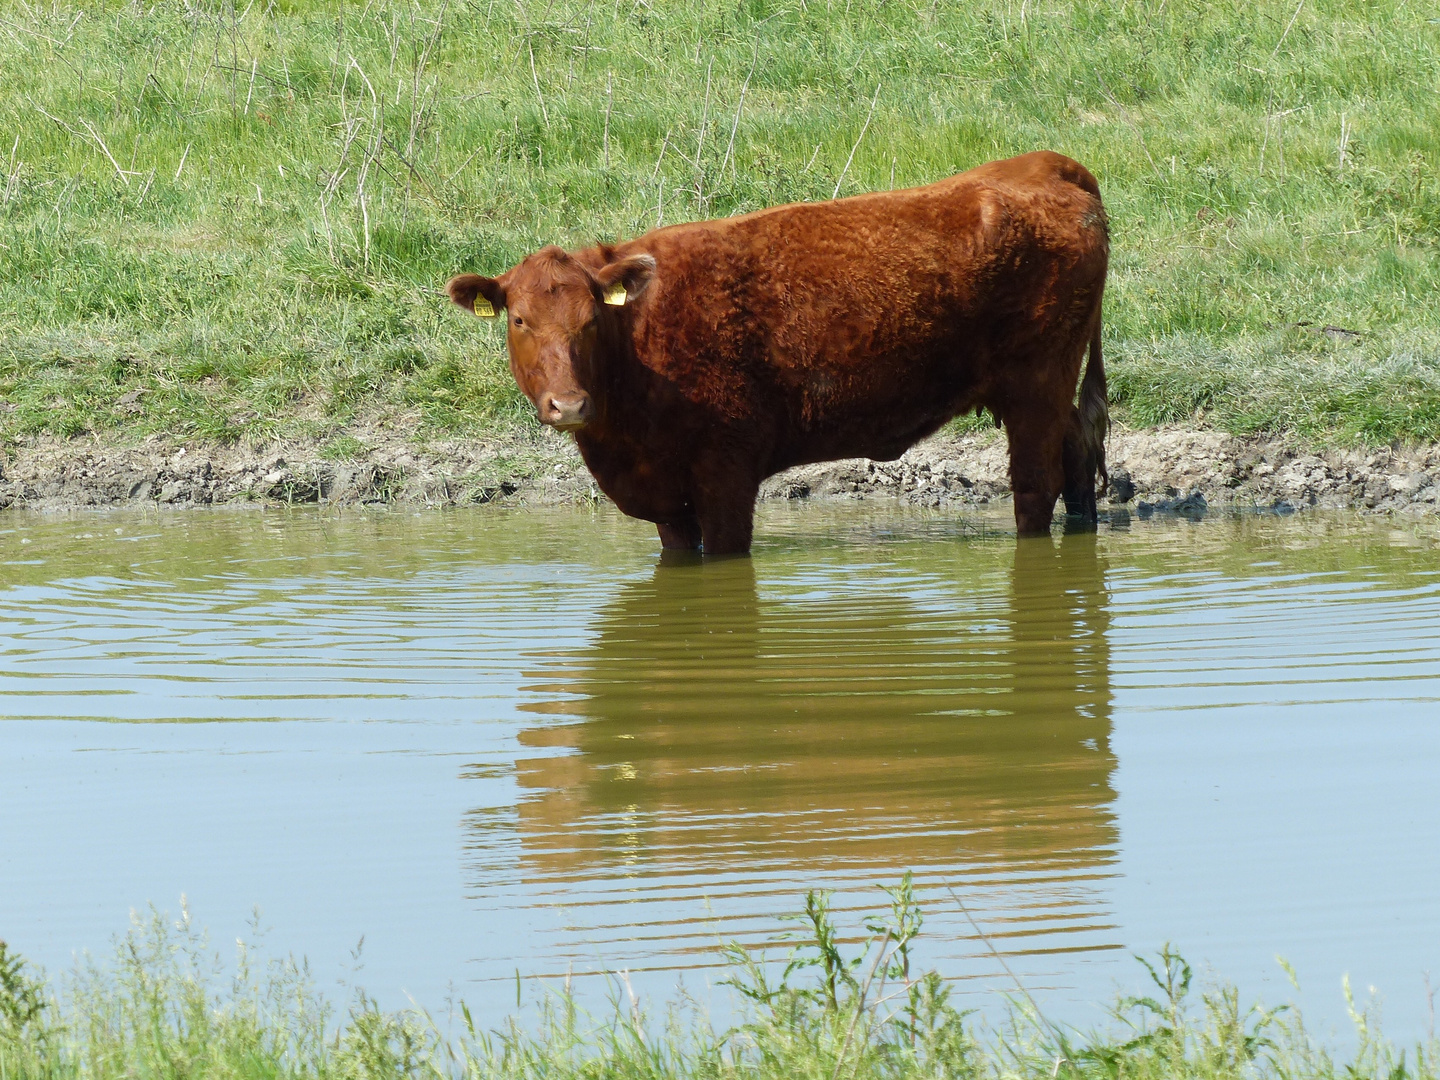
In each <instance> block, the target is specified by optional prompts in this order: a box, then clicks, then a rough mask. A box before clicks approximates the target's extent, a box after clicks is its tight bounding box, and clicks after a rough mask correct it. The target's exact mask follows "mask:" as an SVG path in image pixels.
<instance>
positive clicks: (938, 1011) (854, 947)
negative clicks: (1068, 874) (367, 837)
mask: <svg viewBox="0 0 1440 1080" xmlns="http://www.w3.org/2000/svg"><path fill="white" fill-rule="evenodd" d="M886 892H887V894H888V899H889V905H888V908H889V909H888V911H886V912H884V913H882V914H881V915H879V916H876V917H874V918H871V919H867V920H865V923H864V929H865V934H864V935H862V936H860V937H859V938H858V939H855V938H851V939H850V941H851V942H852V943H850V944H847V941H846V935H844V934H842V932H841V930H840V928H839V927H838V926H837V925H836V923H835V920H834V916H833V913H832V911H831V909H830V904H829V896H828V894H826V893H823V892H811V893H809V894H807V896H806V898H805V906H804V909H803V911H801V912H800V913H798V914H797V915H795V916H794V917H793V918H792V919H791V920H789V921H790V922H792V923H793V924H794V925H796V926H797V929H796V930H795V931H794V933H793V936H792V939H791V948H790V950H789V952H788V954H787V955H786V957H785V960H784V962H783V963H779V964H769V963H766V962H765V960H764V958H763V957H758V956H756V955H755V954H752V953H751V952H748V951H746V950H745V949H743V948H741V947H740V946H738V945H729V946H726V947H725V949H724V955H725V958H726V959H727V961H728V966H729V975H728V978H727V979H726V980H724V982H723V983H722V985H723V986H726V987H727V988H729V989H730V990H731V991H732V992H733V994H734V995H735V1000H734V1005H735V1007H734V1009H733V1010H732V1013H733V1014H734V1015H736V1016H737V1017H738V1019H737V1022H736V1023H735V1025H734V1026H733V1027H731V1028H729V1029H727V1030H724V1031H717V1030H715V1029H714V1027H713V1026H712V1025H711V1023H710V1021H709V1019H708V1018H707V1015H706V1013H705V1011H704V1009H703V1006H702V1005H698V1004H697V1003H695V1002H694V1001H691V1000H689V999H686V998H683V997H682V998H679V999H677V1000H676V1001H674V1002H672V1003H670V1004H669V1005H668V1006H667V1007H666V1008H665V1009H664V1011H663V1012H662V1013H661V1014H660V1015H659V1016H658V1017H657V1016H652V1015H651V1014H650V1013H648V1012H647V1010H646V1009H645V1008H644V1007H643V1005H642V1003H641V1002H640V1001H638V1000H637V999H636V997H635V996H634V995H633V993H631V992H630V988H629V984H628V982H627V980H626V979H625V977H624V976H623V975H620V976H617V977H616V979H615V981H614V983H613V989H614V991H615V992H614V995H613V997H612V999H611V1003H610V1007H609V1008H608V1009H607V1010H605V1011H604V1012H603V1013H602V1014H600V1015H594V1014H591V1013H588V1012H586V1011H585V1010H583V1009H582V1008H580V1006H579V1005H578V1003H577V1000H576V998H575V996H574V995H573V994H572V993H570V991H569V988H568V986H567V987H566V988H564V989H557V990H554V991H553V992H551V993H548V994H547V995H546V996H545V997H544V998H543V999H542V1003H541V1005H540V1008H539V1011H538V1014H537V1015H536V1016H535V1017H534V1018H533V1019H531V1020H530V1021H527V1022H522V1021H521V1020H519V1019H518V1018H515V1017H511V1018H508V1019H506V1020H504V1021H503V1022H501V1023H500V1024H499V1025H498V1026H494V1027H488V1026H487V1025H486V1024H485V1023H484V1022H483V1020H477V1018H476V1017H474V1016H473V1015H472V1013H471V1012H470V1010H469V1009H468V1007H466V1006H465V1005H464V1004H461V1005H460V1006H459V1013H460V1019H461V1021H462V1022H461V1024H460V1025H459V1029H460V1030H459V1034H457V1035H453V1036H452V1035H447V1034H445V1033H442V1031H441V1029H440V1027H439V1025H437V1024H436V1023H435V1022H434V1020H433V1019H432V1018H431V1017H430V1016H429V1014H427V1013H425V1012H423V1011H420V1010H418V1009H415V1010H405V1011H399V1012H390V1011H386V1010H384V1009H382V1008H380V1007H379V1005H378V1004H377V1003H376V1002H375V1001H374V1000H373V999H372V998H370V997H368V996H366V995H365V994H364V993H363V992H357V993H356V994H355V996H354V998H353V999H352V1000H351V1002H350V1003H349V1005H348V1007H347V1008H346V1009H344V1010H343V1012H342V1011H338V1010H336V1009H335V1008H334V1007H333V1006H331V1005H330V1004H328V1003H327V1002H326V1001H325V1000H324V999H323V998H322V996H321V995H319V994H318V993H317V992H316V991H315V989H314V986H313V984H312V982H311V979H310V975H309V972H308V970H307V968H306V966H305V965H304V964H303V963H297V962H295V961H293V960H270V961H265V962H261V961H260V960H259V959H258V958H257V957H256V955H255V952H254V951H253V950H252V949H251V948H250V947H247V946H246V945H245V944H243V943H240V944H239V951H238V953H237V956H236V959H235V962H234V965H233V970H232V971H231V973H230V974H229V975H228V976H226V975H225V974H224V968H225V965H223V964H222V963H221V961H220V958H219V956H218V955H217V954H216V953H215V952H213V951H212V950H211V948H210V947H209V945H208V943H207V941H206V939H205V936H204V935H203V934H201V933H198V932H197V931H196V930H195V928H194V927H193V925H192V923H191V920H190V918H189V915H188V913H187V912H184V911H183V910H182V914H181V917H180V918H179V919H178V920H174V921H171V920H169V919H167V918H165V917H163V916H161V915H159V914H158V913H153V912H152V913H151V915H150V916H149V917H148V918H138V919H135V920H133V925H132V926H131V928H130V931H129V932H128V933H127V934H126V935H125V937H123V938H122V939H120V941H119V942H118V944H117V950H116V956H115V958H114V961H113V963H111V964H110V965H108V966H104V967H101V966H98V965H95V964H93V963H90V964H87V965H85V966H84V967H83V968H82V969H81V970H79V971H78V972H77V973H76V974H75V975H74V976H73V977H72V978H71V979H70V980H69V982H68V983H67V985H66V987H65V991H64V992H63V993H61V994H59V995H56V994H55V992H54V991H53V989H52V988H51V987H50V986H49V985H48V984H47V983H46V982H45V981H44V980H43V979H42V978H41V977H40V976H38V975H37V974H35V973H33V972H31V971H30V970H29V969H28V968H27V966H26V965H25V963H24V962H23V960H21V959H20V958H19V957H17V956H15V955H14V954H13V953H11V952H9V951H8V950H7V949H6V948H5V947H4V945H3V944H0V1080H12V1078H13V1080H29V1078H44V1080H51V1078H55V1080H61V1078H63V1080H112V1078H113V1080H122V1078H123V1080H152V1078H153V1080H162V1078H163V1080H200V1078H210V1077H214V1078H225V1080H232V1078H233V1080H241V1078H244V1080H250V1078H254V1080H291V1078H293V1080H329V1078H336V1080H439V1078H442V1077H443V1078H454V1080H488V1078H495V1080H572V1078H573V1080H609V1078H614V1080H631V1078H633V1080H729V1078H735V1080H811V1078H813V1080H869V1078H875V1080H1047V1078H1048V1080H1061V1078H1062V1077H1064V1078H1070V1080H1269V1078H1272V1077H1273V1078H1274V1080H1437V1077H1440V1071H1437V1067H1436V1061H1437V1057H1436V1055H1437V1051H1440V1045H1437V1042H1436V1040H1435V1039H1434V1037H1433V1035H1432V1036H1431V1038H1430V1041H1429V1042H1428V1043H1425V1044H1421V1045H1417V1046H1416V1047H1414V1048H1413V1049H1411V1050H1408V1051H1407V1050H1404V1049H1400V1048H1397V1047H1395V1046H1393V1045H1392V1044H1390V1043H1389V1042H1387V1041H1386V1040H1385V1039H1384V1038H1383V1037H1381V1036H1380V1034H1379V1033H1378V1032H1377V1031H1376V1030H1375V1026H1374V1024H1373V1021H1372V1017H1371V1016H1370V1015H1369V1014H1367V1013H1366V1012H1365V1011H1364V1010H1361V1009H1357V1008H1355V1006H1354V1003H1353V1001H1352V1002H1351V1003H1350V1004H1351V1016H1352V1019H1353V1021H1354V1023H1355V1029H1356V1049H1355V1051H1354V1052H1353V1053H1352V1054H1350V1055H1348V1056H1346V1057H1335V1056H1333V1055H1332V1054H1331V1053H1330V1052H1329V1051H1327V1050H1326V1049H1325V1047H1324V1046H1323V1045H1322V1044H1321V1043H1320V1042H1319V1041H1318V1040H1317V1039H1315V1038H1314V1037H1313V1036H1311V1034H1310V1033H1309V1032H1308V1031H1307V1030H1306V1029H1305V1027H1304V1024H1303V1022H1302V1021H1301V1019H1300V1017H1299V1015H1298V1013H1296V1012H1295V1011H1293V1010H1290V1009H1288V1008H1286V1007H1283V1006H1282V1007H1280V1008H1275V1009H1266V1008H1263V1007H1261V1006H1258V1005H1256V1006H1251V1007H1249V1008H1246V1007H1244V1006H1242V1005H1241V1003H1240V999H1239V995H1238V993H1237V992H1236V991H1235V990H1234V989H1233V988H1230V987H1225V986H1217V987H1214V988H1210V989H1206V990H1203V991H1200V992H1198V999H1199V1000H1198V1003H1197V1001H1196V1000H1195V998H1196V996H1197V991H1196V990H1195V989H1194V985H1193V984H1194V974H1193V971H1192V969H1191V967H1190V965H1189V964H1188V963H1187V962H1186V961H1185V960H1184V958H1183V957H1181V956H1180V955H1179V954H1178V953H1176V952H1175V951H1173V950H1172V949H1171V948H1170V947H1169V946H1166V947H1165V948H1164V949H1162V950H1161V952H1160V954H1159V955H1158V956H1157V957H1155V958H1154V959H1153V960H1151V959H1143V958H1142V959H1141V961H1140V962H1141V963H1142V964H1143V965H1144V967H1145V970H1146V972H1147V974H1148V976H1149V979H1150V981H1151V983H1152V985H1153V991H1152V992H1151V993H1148V994H1140V995H1137V996H1132V997H1125V998H1122V999H1121V1000H1120V1001H1118V1002H1117V1003H1116V1005H1115V1007H1114V1023H1113V1024H1112V1025H1111V1026H1110V1027H1109V1028H1108V1029H1106V1030H1103V1031H1095V1032H1079V1031H1073V1030H1066V1029H1062V1028H1061V1027H1060V1026H1058V1025H1056V1024H1055V1023H1053V1022H1052V1021H1051V1020H1050V1019H1049V1018H1047V1017H1045V1016H1044V1015H1042V1014H1041V1013H1040V1012H1039V1010H1038V1008H1037V1007H1036V1006H1035V1004H1034V1002H1033V1000H1032V999H1031V998H1030V997H1029V995H1028V994H1025V993H1024V991H1023V988H1021V987H1018V985H1016V986H1012V987H1011V988H1010V989H1013V990H1018V991H1019V992H1018V993H1017V994H1015V996H1014V997H1013V998H1012V1008H1011V1011H1010V1014H1009V1019H1008V1021H1007V1022H1006V1023H1004V1024H1002V1025H1000V1026H999V1027H997V1028H993V1029H982V1028H981V1027H980V1026H979V1025H977V1024H975V1023H974V1022H973V1020H972V1018H970V1017H969V1016H968V1015H967V1014H966V1013H965V1012H963V1011H961V1010H959V1009H957V1008H956V1007H955V1006H954V1005H953V1003H952V1002H951V1000H950V988H949V986H948V985H947V984H946V983H945V981H944V980H943V979H942V978H941V977H940V976H939V975H938V974H937V973H936V972H934V971H927V972H924V973H917V972H915V971H913V970H912V967H911V959H912V948H913V945H914V943H915V941H916V939H917V937H918V935H919V934H920V931H921V927H922V925H923V917H922V913H921V911H920V908H919V906H918V905H917V903H916V901H915V894H914V888H913V883H912V881H911V879H910V876H909V875H908V874H907V875H906V876H905V878H904V879H903V880H902V881H901V882H900V883H899V885H897V886H896V887H894V888H891V889H887V890H886ZM1347 992H1348V991H1347Z"/></svg>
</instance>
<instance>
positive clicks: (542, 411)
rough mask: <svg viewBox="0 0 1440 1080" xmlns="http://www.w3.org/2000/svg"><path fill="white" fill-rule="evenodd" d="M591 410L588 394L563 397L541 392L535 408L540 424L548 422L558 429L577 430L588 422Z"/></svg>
mask: <svg viewBox="0 0 1440 1080" xmlns="http://www.w3.org/2000/svg"><path fill="white" fill-rule="evenodd" d="M593 411H594V409H593V407H592V406H591V404H590V395H589V394H576V395H574V396H573V397H565V398H559V397H556V396H555V395H554V394H542V395H541V397H540V404H539V405H538V406H537V408H536V412H537V414H538V415H539V417H540V422H541V423H542V424H549V425H550V426H551V427H553V428H558V429H559V430H560V431H579V430H580V429H581V428H583V427H584V426H585V425H586V424H588V423H589V422H590V416H591V414H592V413H593Z"/></svg>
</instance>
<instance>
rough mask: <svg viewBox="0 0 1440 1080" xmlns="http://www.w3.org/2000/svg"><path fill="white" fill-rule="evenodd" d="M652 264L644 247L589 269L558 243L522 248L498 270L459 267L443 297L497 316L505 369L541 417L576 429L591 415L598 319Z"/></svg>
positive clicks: (632, 292) (639, 283)
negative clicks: (502, 326)
mask: <svg viewBox="0 0 1440 1080" xmlns="http://www.w3.org/2000/svg"><path fill="white" fill-rule="evenodd" d="M654 271H655V260H654V259H653V258H651V257H650V256H649V255H631V256H629V257H628V258H624V259H617V260H615V261H613V262H610V263H607V264H606V265H604V266H602V267H601V268H600V269H598V270H591V269H590V268H588V267H587V266H585V265H584V264H583V263H581V262H580V261H579V260H578V259H576V258H575V257H574V256H572V255H570V254H568V253H567V252H565V251H562V250H561V249H560V248H558V247H547V248H543V249H541V250H540V251H537V252H536V253H535V254H534V255H531V256H529V257H528V258H527V259H525V261H524V262H522V263H520V264H519V265H518V266H516V267H514V268H513V269H510V270H507V271H506V272H505V273H503V274H501V275H500V276H499V277H498V278H487V277H481V276H480V275H479V274H460V275H459V276H457V277H453V278H451V279H450V282H449V284H447V285H446V286H445V291H446V292H447V293H449V295H450V299H451V300H453V301H455V303H457V304H459V305H460V306H461V307H463V308H465V309H466V310H467V311H471V312H474V313H475V314H476V315H480V316H482V317H485V318H494V317H504V318H505V319H506V322H507V323H508V326H507V341H508V344H509V347H510V371H511V372H512V373H513V374H514V376H515V381H516V382H517V383H518V384H519V385H520V389H521V390H522V391H524V393H525V396H526V397H528V398H529V399H530V401H531V402H532V403H533V404H534V406H535V412H536V415H537V416H538V417H539V418H540V421H541V423H545V424H549V425H550V426H551V427H554V428H559V429H560V430H561V431H579V430H580V429H581V428H583V427H584V426H585V425H586V424H587V423H589V422H590V421H591V420H592V419H593V418H594V416H595V404H594V399H593V395H594V394H596V393H598V391H599V382H600V378H601V376H602V373H601V372H600V371H598V370H597V367H598V358H597V355H596V348H595V343H596V338H597V336H598V334H599V328H600V320H601V319H604V318H607V317H612V316H610V315H609V313H608V312H607V308H608V309H610V311H613V310H614V308H616V307H623V306H624V305H626V304H628V303H631V302H633V301H634V300H635V298H636V297H637V296H639V295H640V294H641V293H642V292H644V291H645V286H646V285H648V284H649V283H650V277H651V275H652V274H653V273H654Z"/></svg>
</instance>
